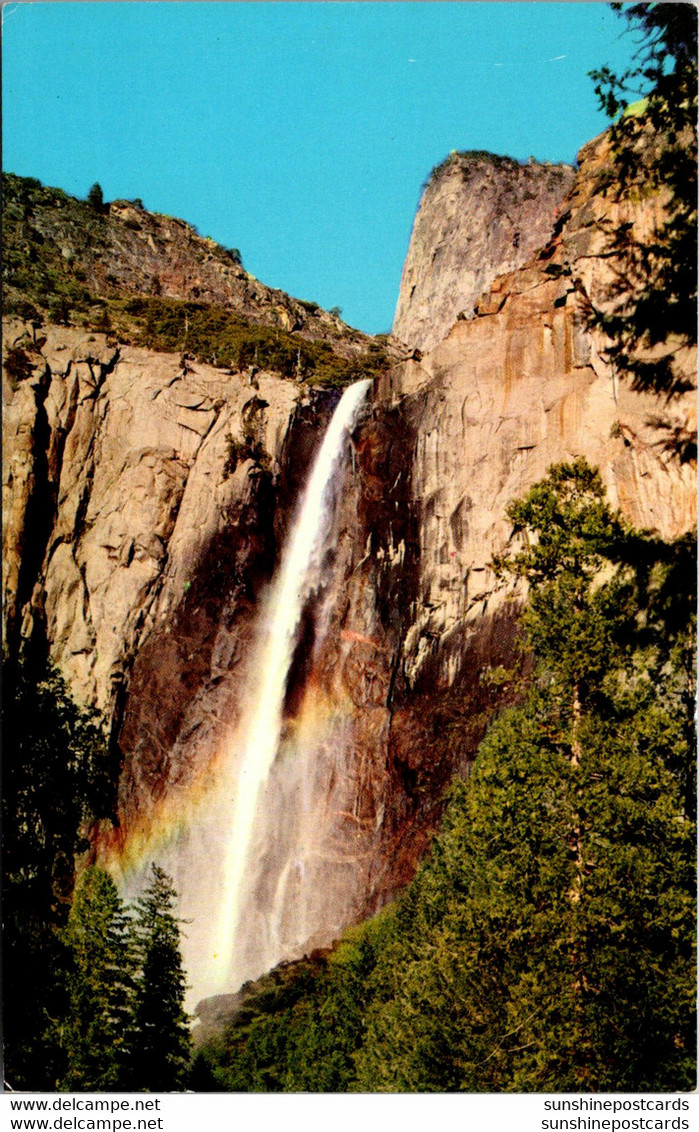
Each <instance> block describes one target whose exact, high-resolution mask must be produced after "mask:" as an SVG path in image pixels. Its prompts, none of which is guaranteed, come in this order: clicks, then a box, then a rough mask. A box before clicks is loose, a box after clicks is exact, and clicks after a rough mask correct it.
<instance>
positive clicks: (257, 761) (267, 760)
mask: <svg viewBox="0 0 699 1132" xmlns="http://www.w3.org/2000/svg"><path fill="white" fill-rule="evenodd" d="M370 384H371V383H370V381H368V380H367V381H360V382H357V383H356V384H355V385H352V386H350V387H349V388H348V389H346V390H345V392H344V393H343V395H342V398H341V400H340V401H339V403H338V405H337V408H336V409H335V412H334V414H333V417H332V420H331V422H330V425H329V427H328V430H327V432H326V434H325V437H324V439H323V442H322V444H321V447H320V450H319V452H318V455H317V457H316V460H315V463H314V465H313V469H312V471H311V475H310V478H309V480H308V484H307V486H306V489H305V492H304V495H303V499H302V501H301V505H300V507H299V510H298V512H297V515H296V518H295V521H294V524H293V528H292V531H291V534H290V537H289V541H288V543H287V546H286V548H285V550H284V552H283V555H282V561H281V565H280V568H279V571H278V574H277V577H276V579H275V581H274V583H273V586H272V590H271V593H270V600H269V605H268V607H267V611H266V617H264V618H261V621H262V622H263V625H262V633H261V635H260V641H259V646H258V648H259V653H258V657H259V660H258V664H257V665H256V671H257V676H256V677H255V678H254V681H253V685H254V686H253V687H252V688H251V698H250V703H251V710H250V713H249V715H248V717H247V720H246V721H245V725H244V728H243V730H242V733H241V734H242V742H241V747H242V749H241V752H240V756H239V759H238V762H237V776H236V783H235V794H234V800H233V806H232V811H231V812H230V822H229V830H228V834H227V843H226V845H225V859H224V864H223V884H222V892H223V895H222V900H221V906H220V909H219V917H218V923H217V926H216V931H215V941H214V953H215V957H216V959H215V962H216V970H217V982H218V983H219V986H220V987H221V989H224V988H228V989H230V988H231V987H235V985H237V984H238V983H239V982H240V981H242V979H243V978H248V977H252V976H254V975H255V974H259V973H261V972H259V971H256V972H251V971H246V970H243V969H236V968H235V965H234V964H235V957H236V954H237V951H238V950H239V939H240V936H241V934H242V932H243V930H244V924H243V923H242V911H243V906H244V899H245V890H246V880H247V878H248V876H249V873H250V870H251V867H252V863H253V861H252V855H253V853H254V847H255V842H254V832H255V823H256V818H257V816H258V810H259V807H260V802H261V799H262V796H263V791H264V788H265V784H266V783H267V781H268V778H269V775H270V772H271V770H272V767H273V764H274V761H275V758H276V756H277V751H278V749H279V743H280V737H281V730H282V715H283V709H284V698H285V693H286V687H287V681H288V676H289V669H290V666H291V663H292V659H293V655H294V648H295V645H296V638H297V633H298V629H299V623H300V620H301V616H302V614H303V609H304V605H305V603H306V601H307V600H308V598H309V597H310V596H311V594H312V592H313V590H314V588H315V587H316V586H317V584H318V583H319V581H320V577H319V569H320V565H321V556H322V551H323V541H324V537H325V535H326V533H327V530H328V527H329V524H330V521H331V519H332V507H331V502H332V493H331V490H330V489H331V487H332V483H333V478H334V476H335V473H336V470H337V468H338V466H339V465H340V461H341V459H342V457H343V455H344V453H345V450H346V438H347V435H348V433H349V431H350V430H351V429H352V427H353V425H354V423H355V421H356V419H357V415H358V413H359V410H360V407H361V405H362V402H363V400H364V398H365V396H366V393H367V390H368V388H369V385H370ZM303 871H304V866H303V861H294V860H290V861H288V862H287V863H286V865H285V867H284V870H283V871H282V874H281V876H280V878H279V880H278V882H277V886H276V891H275V898H274V899H273V901H272V908H271V912H272V915H273V916H274V908H275V907H276V908H277V909H279V908H280V907H281V904H282V898H283V895H284V892H285V889H286V887H287V885H288V883H289V879H290V878H291V877H292V876H294V875H295V876H296V877H297V878H298V881H299V883H300V884H301V887H302V884H303ZM277 915H281V912H279V911H278V912H277ZM270 933H271V937H272V943H273V945H274V944H275V943H276V946H277V948H279V947H280V946H281V943H280V941H279V939H278V938H277V939H276V940H275V938H274V937H275V935H276V936H277V937H278V933H277V932H276V930H275V926H274V925H270ZM282 958H284V956H283V955H282V954H276V955H274V957H273V958H272V960H271V961H272V962H278V961H279V960H280V959H282Z"/></svg>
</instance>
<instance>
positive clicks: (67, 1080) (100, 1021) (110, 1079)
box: [61, 867, 135, 1092]
mask: <svg viewBox="0 0 699 1132" xmlns="http://www.w3.org/2000/svg"><path fill="white" fill-rule="evenodd" d="M66 940H67V942H68V946H69V948H70V954H71V959H72V964H71V972H70V977H69V984H68V985H69V990H70V1004H69V1011H68V1017H67V1021H66V1024H65V1026H64V1029H63V1048H64V1050H65V1054H66V1061H67V1072H66V1074H65V1077H64V1079H63V1081H62V1082H61V1088H63V1089H68V1090H73V1091H83V1092H84V1091H103V1090H112V1091H114V1090H125V1089H128V1088H129V1087H130V1084H131V1082H130V1076H129V1063H130V1060H131V1058H132V1055H133V1039H134V1035H133V1013H134V992H135V971H134V957H133V954H132V948H131V945H130V934H129V921H128V918H127V915H126V912H125V910H124V907H123V904H122V901H121V899H120V897H119V894H118V892H117V888H116V885H115V884H114V882H113V880H112V879H111V878H110V877H109V876H108V875H107V873H105V872H104V871H103V870H101V869H99V868H96V867H90V868H88V869H86V870H85V872H84V873H83V875H82V877H81V878H80V881H79V883H78V885H77V888H76V892H75V897H74V900H73V905H72V908H71V910H70V915H69V917H68V927H67V930H66Z"/></svg>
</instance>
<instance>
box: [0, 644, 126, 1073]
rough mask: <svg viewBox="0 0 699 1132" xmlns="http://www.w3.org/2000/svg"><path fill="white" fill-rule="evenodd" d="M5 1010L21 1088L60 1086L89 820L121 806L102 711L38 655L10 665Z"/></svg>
mask: <svg viewBox="0 0 699 1132" xmlns="http://www.w3.org/2000/svg"><path fill="white" fill-rule="evenodd" d="M3 677H4V688H3V693H4V696H3V797H2V807H3V830H2V848H3V888H2V896H3V1006H4V1019H3V1022H4V1049H5V1073H6V1079H7V1081H8V1083H9V1084H10V1085H11V1086H12V1088H15V1089H18V1088H23V1089H38V1088H45V1089H53V1088H55V1087H56V1083H57V1081H58V1080H59V1079H60V1078H61V1076H62V1075H63V1073H64V1071H65V1059H64V1054H63V1051H62V1046H61V1041H60V1027H61V1025H62V1020H63V1018H64V1017H65V1013H66V1010H67V1005H68V1001H67V990H66V987H67V977H68V964H69V954H68V950H67V946H66V943H65V940H64V939H63V938H62V936H61V929H63V928H64V927H65V925H66V922H67V918H68V912H69V909H70V900H71V896H72V889H73V883H74V876H75V859H76V855H77V854H79V853H80V852H82V851H83V850H84V849H85V848H86V847H87V841H86V839H85V829H86V823H87V821H88V820H89V818H90V817H91V816H107V815H109V813H110V812H111V808H112V803H113V792H114V778H115V775H114V773H113V768H112V765H111V764H112V760H111V759H110V756H109V754H108V750H107V744H106V741H105V738H104V734H103V732H102V728H101V726H100V721H99V717H98V716H97V714H96V713H95V712H90V711H88V710H84V709H81V708H79V707H78V705H77V704H75V703H74V701H73V700H72V699H71V697H70V696H69V694H68V691H67V688H66V686H65V683H64V681H63V680H62V679H61V677H60V676H59V674H58V673H57V672H56V670H55V669H54V668H52V667H51V665H49V664H47V663H46V662H45V661H44V660H43V659H42V658H41V657H37V656H34V655H30V656H28V657H27V658H25V660H24V661H22V662H21V663H20V664H15V663H12V662H9V661H8V662H7V663H6V664H5V665H4V670H3Z"/></svg>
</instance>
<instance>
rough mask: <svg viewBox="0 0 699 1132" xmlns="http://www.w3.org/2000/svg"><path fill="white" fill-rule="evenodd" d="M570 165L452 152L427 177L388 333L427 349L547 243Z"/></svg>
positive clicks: (568, 181) (567, 185) (571, 175)
mask: <svg viewBox="0 0 699 1132" xmlns="http://www.w3.org/2000/svg"><path fill="white" fill-rule="evenodd" d="M574 175H575V174H574V170H573V168H572V167H571V166H570V165H540V164H538V163H537V162H534V161H531V162H530V163H529V164H528V165H520V164H519V163H518V162H517V161H513V160H512V158H509V157H496V156H494V155H493V154H490V153H479V152H475V153H452V154H450V156H449V157H448V158H447V159H446V161H444V162H443V163H442V164H441V165H439V166H438V167H437V168H436V169H435V170H434V172H433V173H432V175H431V177H430V178H429V181H428V182H427V185H426V188H425V191H424V193H423V196H422V200H421V201H420V207H419V209H418V212H417V216H416V217H415V223H414V225H413V231H412V235H411V237H410V245H409V247H408V254H407V256H406V260H405V265H404V267H403V277H402V279H401V285H400V295H399V298H398V306H397V308H396V315H395V319H394V322H393V333H394V335H395V336H396V337H397V338H399V339H400V340H401V341H402V342H404V343H405V344H406V345H407V346H408V347H410V348H411V349H414V348H418V349H420V350H423V351H425V350H432V349H434V347H435V346H436V345H437V344H438V343H439V342H441V340H442V338H444V337H445V335H446V334H447V332H448V331H449V329H450V328H451V326H452V325H453V324H454V322H456V319H457V317H458V316H459V315H462V316H463V317H465V318H470V316H471V315H472V314H473V311H474V307H475V303H476V300H477V299H478V298H479V296H480V295H481V294H482V293H483V292H484V291H485V290H486V289H487V288H488V287H489V286H490V284H491V283H492V282H493V280H494V279H495V278H496V277H497V276H498V275H502V274H504V273H505V272H508V271H514V270H515V269H516V268H518V267H521V266H522V265H523V264H524V263H526V262H527V260H528V259H529V258H530V256H531V255H532V253H533V252H535V251H538V250H539V248H541V247H543V246H544V244H545V243H546V242H547V241H548V239H549V237H550V235H551V233H552V231H553V226H554V223H555V220H556V217H557V214H558V210H559V208H560V206H561V204H562V202H563V200H564V199H565V196H566V194H567V192H568V190H569V189H570V187H571V185H572V183H573V178H574Z"/></svg>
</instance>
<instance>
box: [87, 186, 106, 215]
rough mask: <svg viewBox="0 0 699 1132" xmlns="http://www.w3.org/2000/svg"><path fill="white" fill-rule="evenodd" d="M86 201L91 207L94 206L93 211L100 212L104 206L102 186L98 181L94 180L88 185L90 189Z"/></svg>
mask: <svg viewBox="0 0 699 1132" xmlns="http://www.w3.org/2000/svg"><path fill="white" fill-rule="evenodd" d="M87 203H88V204H89V205H90V207H91V208H94V210H95V212H101V211H102V209H103V208H104V194H103V192H102V186H101V185H100V184H99V182H98V181H95V183H94V185H91V186H90V191H89V193H88V194H87Z"/></svg>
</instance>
